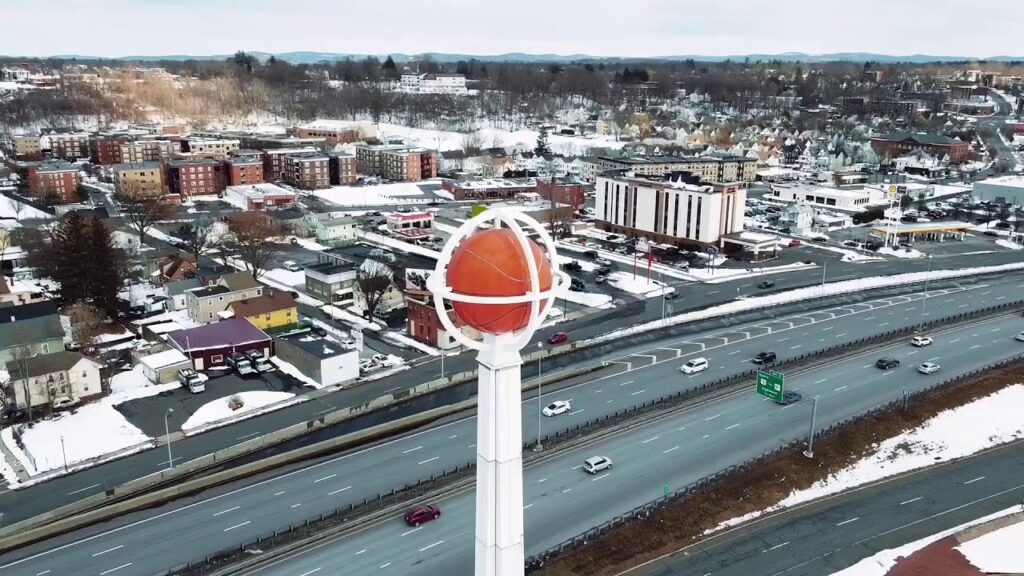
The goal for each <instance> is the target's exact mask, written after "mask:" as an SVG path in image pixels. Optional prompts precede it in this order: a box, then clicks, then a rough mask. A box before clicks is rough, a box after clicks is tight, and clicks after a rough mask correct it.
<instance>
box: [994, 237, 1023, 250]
mask: <svg viewBox="0 0 1024 576" xmlns="http://www.w3.org/2000/svg"><path fill="white" fill-rule="evenodd" d="M996 244H998V245H1000V246H1002V247H1003V248H1009V249H1010V250H1020V249H1021V248H1024V246H1021V245H1020V244H1017V243H1016V242H1013V241H1010V240H1005V239H1003V238H1000V239H999V240H996Z"/></svg>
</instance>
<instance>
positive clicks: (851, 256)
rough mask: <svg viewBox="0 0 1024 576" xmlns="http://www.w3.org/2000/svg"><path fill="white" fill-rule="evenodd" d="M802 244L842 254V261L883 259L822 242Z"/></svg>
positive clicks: (875, 260)
mask: <svg viewBox="0 0 1024 576" xmlns="http://www.w3.org/2000/svg"><path fill="white" fill-rule="evenodd" d="M787 246H788V244H787ZM804 246H806V247H807V248H813V249H816V250H825V251H826V252H835V253H837V254H842V255H843V262H877V261H879V260H885V258H879V257H878V256H867V255H865V254H861V253H860V252H857V251H855V250H844V249H843V248H836V247H835V246H824V245H822V244H813V243H810V242H808V243H807V244H804Z"/></svg>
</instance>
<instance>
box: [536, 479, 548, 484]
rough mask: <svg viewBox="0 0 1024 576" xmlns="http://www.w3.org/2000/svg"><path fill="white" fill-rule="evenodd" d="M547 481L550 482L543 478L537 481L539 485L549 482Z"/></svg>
mask: <svg viewBox="0 0 1024 576" xmlns="http://www.w3.org/2000/svg"><path fill="white" fill-rule="evenodd" d="M547 481H548V479H547V478H541V479H540V480H537V484H540V483H541V482H547Z"/></svg>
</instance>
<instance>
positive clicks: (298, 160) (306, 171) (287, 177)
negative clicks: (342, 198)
mask: <svg viewBox="0 0 1024 576" xmlns="http://www.w3.org/2000/svg"><path fill="white" fill-rule="evenodd" d="M283 161H284V165H283V167H282V173H281V178H282V179H283V180H284V181H285V182H287V183H289V184H291V185H292V186H295V187H296V188H302V189H303V190H320V189H321V188H329V187H330V186H331V184H330V178H331V174H330V167H329V166H328V164H329V161H328V158H327V156H325V155H323V154H313V153H303V154H287V155H285V157H284V158H283Z"/></svg>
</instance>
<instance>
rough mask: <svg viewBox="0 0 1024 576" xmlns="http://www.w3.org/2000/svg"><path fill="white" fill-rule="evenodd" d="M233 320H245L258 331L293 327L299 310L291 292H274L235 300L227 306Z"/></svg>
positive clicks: (296, 322) (297, 320)
mask: <svg viewBox="0 0 1024 576" xmlns="http://www.w3.org/2000/svg"><path fill="white" fill-rule="evenodd" d="M228 310H230V311H231V312H232V314H233V316H234V317H235V318H245V319H246V320H248V321H250V322H252V323H253V324H255V325H256V327H257V328H259V329H260V330H276V329H279V328H287V327H290V326H295V325H296V324H298V322H299V308H298V305H297V304H296V302H295V296H293V295H292V293H291V292H274V293H271V294H264V295H262V296H257V297H256V298H249V299H246V300H237V301H235V302H232V303H231V304H230V305H228Z"/></svg>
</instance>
